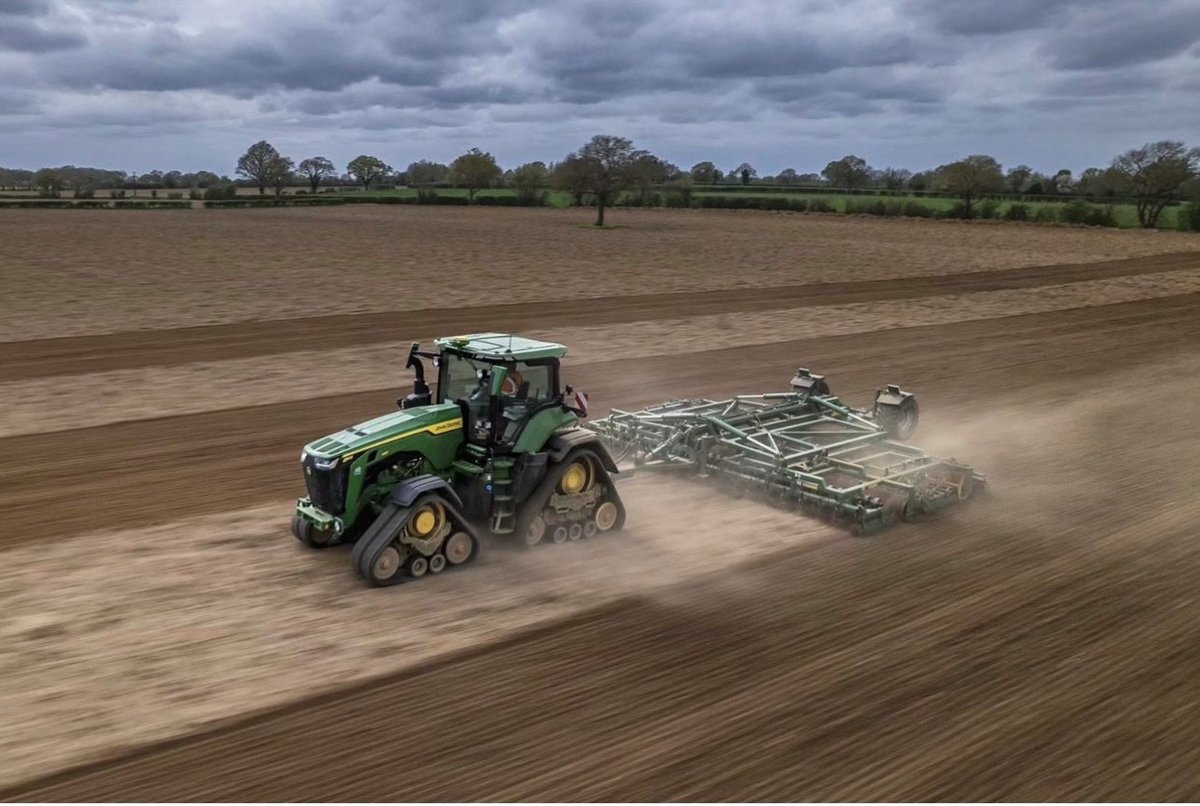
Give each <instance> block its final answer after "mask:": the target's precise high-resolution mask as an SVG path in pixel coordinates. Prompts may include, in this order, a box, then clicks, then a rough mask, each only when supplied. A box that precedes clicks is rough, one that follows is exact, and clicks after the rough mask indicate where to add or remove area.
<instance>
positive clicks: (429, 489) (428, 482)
mask: <svg viewBox="0 0 1200 806" xmlns="http://www.w3.org/2000/svg"><path fill="white" fill-rule="evenodd" d="M433 492H436V493H438V494H440V495H442V496H444V497H446V498H448V499H449V500H450V502H451V503H452V504H454V506H455V508H457V509H460V510H461V509H462V508H463V504H462V499H461V498H459V497H458V493H456V492H454V488H453V487H451V486H450V482H448V481H446V480H445V479H444V478H442V477H441V476H435V475H433V474H426V475H424V476H416V477H415V478H411V479H405V480H404V481H402V482H400V483H399V484H397V485H396V486H395V487H393V488H392V494H391V495H390V496H389V500H390V501H391V502H392V503H393V504H395V505H396V506H398V507H410V506H412V505H413V502H414V501H416V500H417V499H418V498H420V497H421V496H422V495H425V494H426V493H433Z"/></svg>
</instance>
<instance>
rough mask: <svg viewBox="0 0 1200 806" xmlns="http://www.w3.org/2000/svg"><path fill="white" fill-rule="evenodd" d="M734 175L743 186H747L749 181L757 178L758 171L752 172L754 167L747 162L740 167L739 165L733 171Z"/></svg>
mask: <svg viewBox="0 0 1200 806" xmlns="http://www.w3.org/2000/svg"><path fill="white" fill-rule="evenodd" d="M734 173H736V174H737V175H738V176H739V177H740V178H741V180H742V184H743V185H748V184H750V182H751V180H754V179H757V178H758V171H756V170H754V166H753V165H751V164H750V163H748V162H743V163H742V164H741V165H739V166H738V167H737V168H736V169H735V170H734Z"/></svg>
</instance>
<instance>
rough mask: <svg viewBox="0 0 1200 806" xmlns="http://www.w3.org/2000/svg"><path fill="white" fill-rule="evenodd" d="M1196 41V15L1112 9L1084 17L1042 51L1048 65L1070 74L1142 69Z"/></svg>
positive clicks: (1199, 29)
mask: <svg viewBox="0 0 1200 806" xmlns="http://www.w3.org/2000/svg"><path fill="white" fill-rule="evenodd" d="M1198 41H1200V12H1198V11H1197V10H1196V9H1195V8H1194V7H1192V8H1188V7H1187V6H1186V5H1183V6H1179V7H1174V8H1163V7H1156V8H1146V9H1140V8H1139V9H1138V10H1136V11H1133V10H1131V9H1129V8H1118V9H1115V10H1113V11H1111V12H1109V13H1107V14H1104V15H1103V16H1100V17H1099V18H1092V17H1090V16H1083V17H1081V18H1078V19H1077V20H1076V22H1075V24H1073V25H1072V26H1070V27H1068V28H1066V29H1065V30H1063V31H1061V32H1059V33H1058V34H1056V35H1055V36H1053V37H1051V38H1050V39H1049V40H1048V41H1047V42H1046V44H1045V45H1044V47H1043V52H1044V53H1045V54H1046V55H1047V56H1048V58H1049V60H1050V63H1051V64H1052V65H1054V66H1055V67H1059V68H1063V69H1068V70H1086V69H1092V68H1104V67H1123V66H1127V65H1134V64H1145V63H1148V62H1154V61H1158V60H1160V59H1165V58H1168V57H1171V56H1174V55H1176V54H1178V53H1182V52H1183V51H1185V50H1187V48H1188V47H1190V46H1192V45H1193V44H1195V43H1197V42H1198Z"/></svg>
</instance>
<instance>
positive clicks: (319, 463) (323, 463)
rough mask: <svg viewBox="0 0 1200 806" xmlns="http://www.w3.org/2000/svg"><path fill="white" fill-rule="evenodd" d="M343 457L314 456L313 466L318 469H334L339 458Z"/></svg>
mask: <svg viewBox="0 0 1200 806" xmlns="http://www.w3.org/2000/svg"><path fill="white" fill-rule="evenodd" d="M339 458H341V457H338V456H335V457H333V458H332V459H318V458H317V457H315V456H314V457H313V467H315V468H316V469H317V470H333V469H334V468H335V467H337V463H338V459H339Z"/></svg>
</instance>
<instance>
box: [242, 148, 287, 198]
mask: <svg viewBox="0 0 1200 806" xmlns="http://www.w3.org/2000/svg"><path fill="white" fill-rule="evenodd" d="M279 158H280V156H279V152H278V151H276V150H275V146H273V145H271V144H270V143H268V142H267V141H266V140H259V141H258V142H257V143H255V144H254V145H252V146H250V147H249V148H248V149H246V153H245V154H243V155H242V156H241V157H239V158H238V162H237V175H238V176H240V177H242V178H244V179H245V180H247V181H248V182H253V183H254V184H255V185H256V186H257V187H258V193H259V195H262V194H264V193H266V192H267V186H268V185H270V184H272V181H273V179H274V173H272V172H273V171H277V170H278V168H279V166H278V162H277V161H278V160H279Z"/></svg>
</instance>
